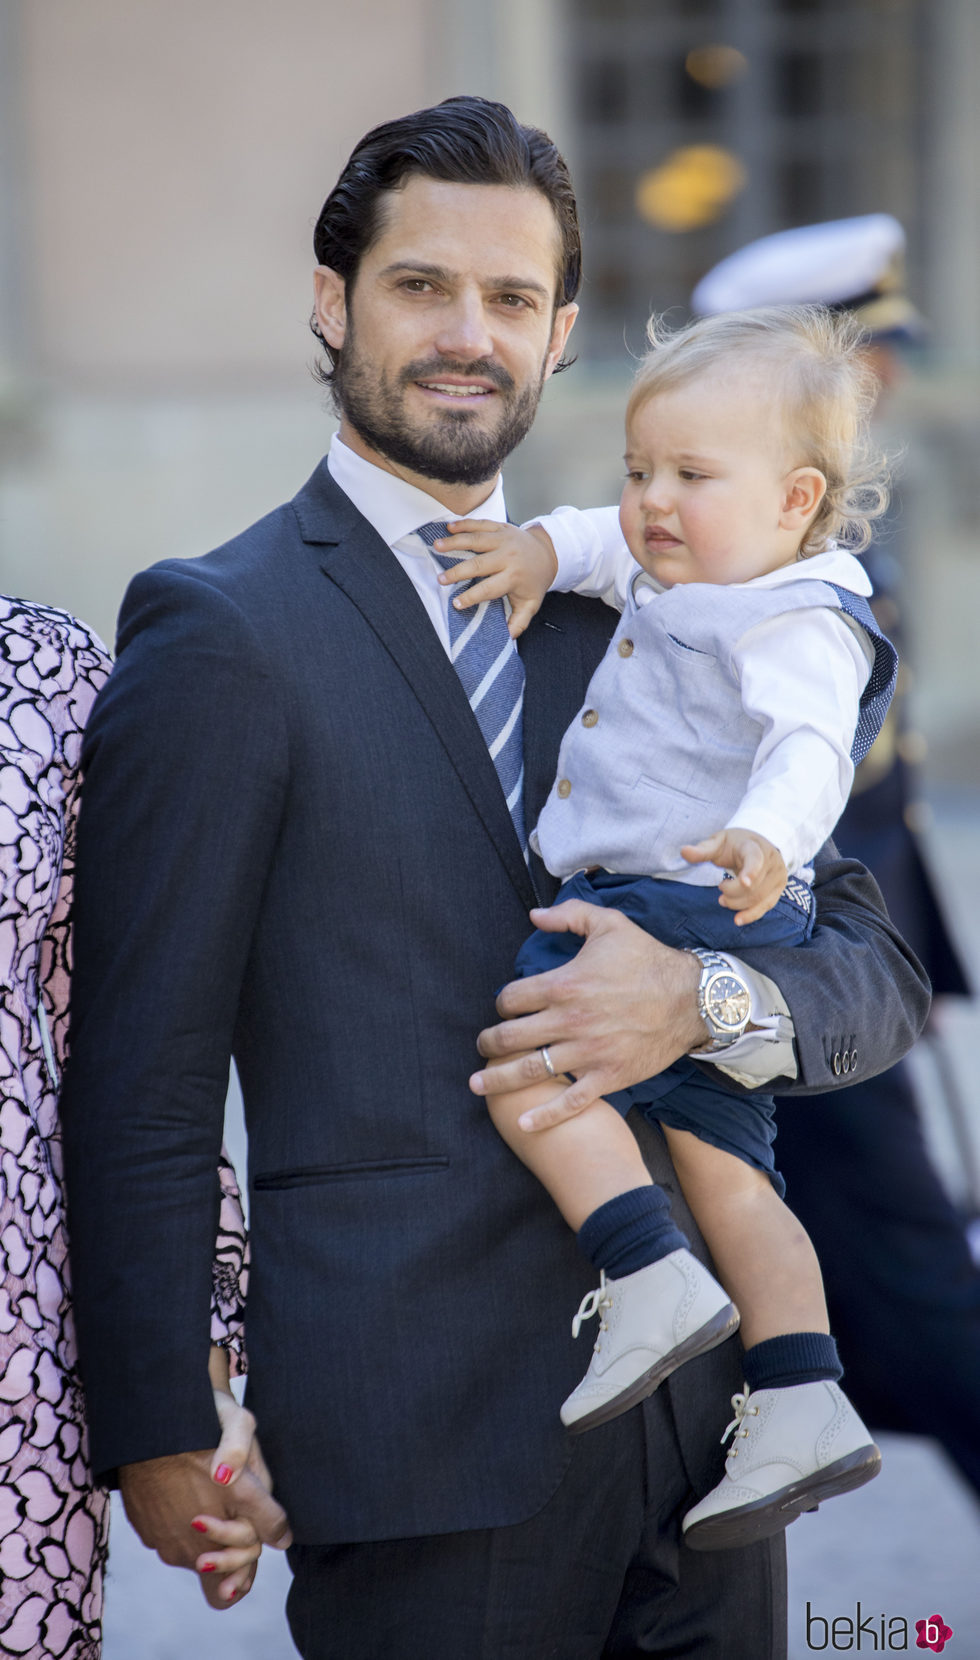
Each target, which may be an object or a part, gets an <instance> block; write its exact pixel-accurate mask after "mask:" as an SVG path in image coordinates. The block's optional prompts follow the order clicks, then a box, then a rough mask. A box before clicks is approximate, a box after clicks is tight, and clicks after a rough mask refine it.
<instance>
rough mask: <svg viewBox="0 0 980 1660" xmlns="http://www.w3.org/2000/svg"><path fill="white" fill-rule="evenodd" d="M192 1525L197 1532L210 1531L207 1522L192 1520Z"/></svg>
mask: <svg viewBox="0 0 980 1660" xmlns="http://www.w3.org/2000/svg"><path fill="white" fill-rule="evenodd" d="M191 1527H192V1528H193V1529H194V1530H195V1532H196V1533H207V1531H208V1524H207V1522H191Z"/></svg>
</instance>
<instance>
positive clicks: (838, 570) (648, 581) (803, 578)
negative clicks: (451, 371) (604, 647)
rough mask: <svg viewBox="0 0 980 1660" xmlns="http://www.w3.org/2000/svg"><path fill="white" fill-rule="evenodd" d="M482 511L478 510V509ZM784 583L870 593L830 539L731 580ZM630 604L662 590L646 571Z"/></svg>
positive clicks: (865, 579) (634, 585)
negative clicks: (805, 553)
mask: <svg viewBox="0 0 980 1660" xmlns="http://www.w3.org/2000/svg"><path fill="white" fill-rule="evenodd" d="M481 511H482V510H481ZM787 582H837V583H839V584H840V586H841V587H842V588H847V589H848V590H849V591H850V592H851V593H852V594H861V595H863V596H864V597H865V598H867V597H868V595H869V594H872V593H873V592H874V589H873V588H872V585H871V580H870V578H869V576H868V573H867V571H866V570H865V568H864V566H863V565H862V564H861V563H860V561H859V560H857V559H855V557H854V555H853V553H848V551H847V549H846V548H842V547H839V546H838V545H837V543H836V542H832V543H831V545H830V547H829V548H827V550H826V551H825V552H824V553H814V554H811V555H810V557H809V558H808V559H797V560H795V561H794V563H793V564H792V565H779V566H777V568H776V569H775V570H774V571H767V572H766V574H765V576H753V577H751V578H750V579H749V581H748V582H733V583H732V587H733V588H781V587H782V586H783V585H784V583H787ZM630 591H631V594H632V598H633V604H634V605H647V604H649V601H650V598H651V596H652V594H662V593H665V592H666V590H665V588H664V585H663V583H662V582H658V581H657V579H656V577H655V576H651V575H650V572H649V571H644V570H639V571H637V573H636V575H635V576H634V578H633V580H632V582H631V583H630Z"/></svg>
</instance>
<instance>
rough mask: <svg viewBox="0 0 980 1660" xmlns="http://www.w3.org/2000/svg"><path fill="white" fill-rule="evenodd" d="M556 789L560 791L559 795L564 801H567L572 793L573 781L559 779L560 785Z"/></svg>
mask: <svg viewBox="0 0 980 1660" xmlns="http://www.w3.org/2000/svg"><path fill="white" fill-rule="evenodd" d="M556 787H557V790H558V794H559V795H560V796H561V798H562V800H563V801H564V800H565V798H566V796H569V795H571V793H572V781H571V779H570V778H559V780H558V784H557V786H556Z"/></svg>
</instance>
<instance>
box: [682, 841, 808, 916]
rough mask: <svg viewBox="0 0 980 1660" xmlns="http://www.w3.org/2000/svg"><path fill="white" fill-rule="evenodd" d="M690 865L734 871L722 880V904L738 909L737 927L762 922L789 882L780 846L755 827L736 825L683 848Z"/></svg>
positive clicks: (735, 910) (720, 883)
mask: <svg viewBox="0 0 980 1660" xmlns="http://www.w3.org/2000/svg"><path fill="white" fill-rule="evenodd" d="M681 854H682V855H683V857H684V858H685V859H686V860H687V862H688V864H689V865H700V864H707V863H711V864H713V865H721V867H722V869H723V870H729V871H732V872H733V873H734V874H733V875H731V876H726V878H725V880H724V881H723V882H719V883H718V887H719V890H720V893H721V898H720V899H719V901H718V903H719V905H723V906H724V908H725V910H726V911H734V912H735V913H736V914H735V918H734V922H735V926H736V928H744V926H745V924H746V923H747V922H758V920H759V918H760V917H761V916H765V914H766V912H767V911H771V910H772V908H773V906H774V905H775V904H776V901H777V900H778V899H779V898H780V896H781V894H782V892H783V889H784V888H785V886H786V878H787V876H788V875H789V872H788V871H787V869H786V865H785V862H784V860H783V856H782V854H781V853H780V851H779V848H778V847H774V846H773V844H772V842H770V841H767V840H766V838H765V836H760V835H758V834H757V833H756V831H754V830H741V829H739V828H738V827H737V826H734V825H733V826H732V827H731V828H730V829H728V830H719V831H718V832H717V833H716V834H715V835H714V836H706V837H705V839H704V841H701V842H694V843H692V844H691V845H690V846H688V847H682V848H681Z"/></svg>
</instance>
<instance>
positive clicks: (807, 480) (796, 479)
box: [779, 467, 827, 530]
mask: <svg viewBox="0 0 980 1660" xmlns="http://www.w3.org/2000/svg"><path fill="white" fill-rule="evenodd" d="M826 494H827V480H826V479H825V477H824V475H823V473H822V472H821V471H820V469H819V467H796V468H794V470H793V472H791V473H788V474H787V475H786V479H785V481H784V486H783V505H782V512H781V514H780V517H779V523H780V525H781V526H782V528H783V529H784V530H804V529H805V528H806V526H807V525H808V524H809V522H810V520H811V519H812V518H813V515H814V513H815V512H816V511H817V508H818V507H819V506H820V503H821V502H822V501H823V498H824V496H825V495H826Z"/></svg>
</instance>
